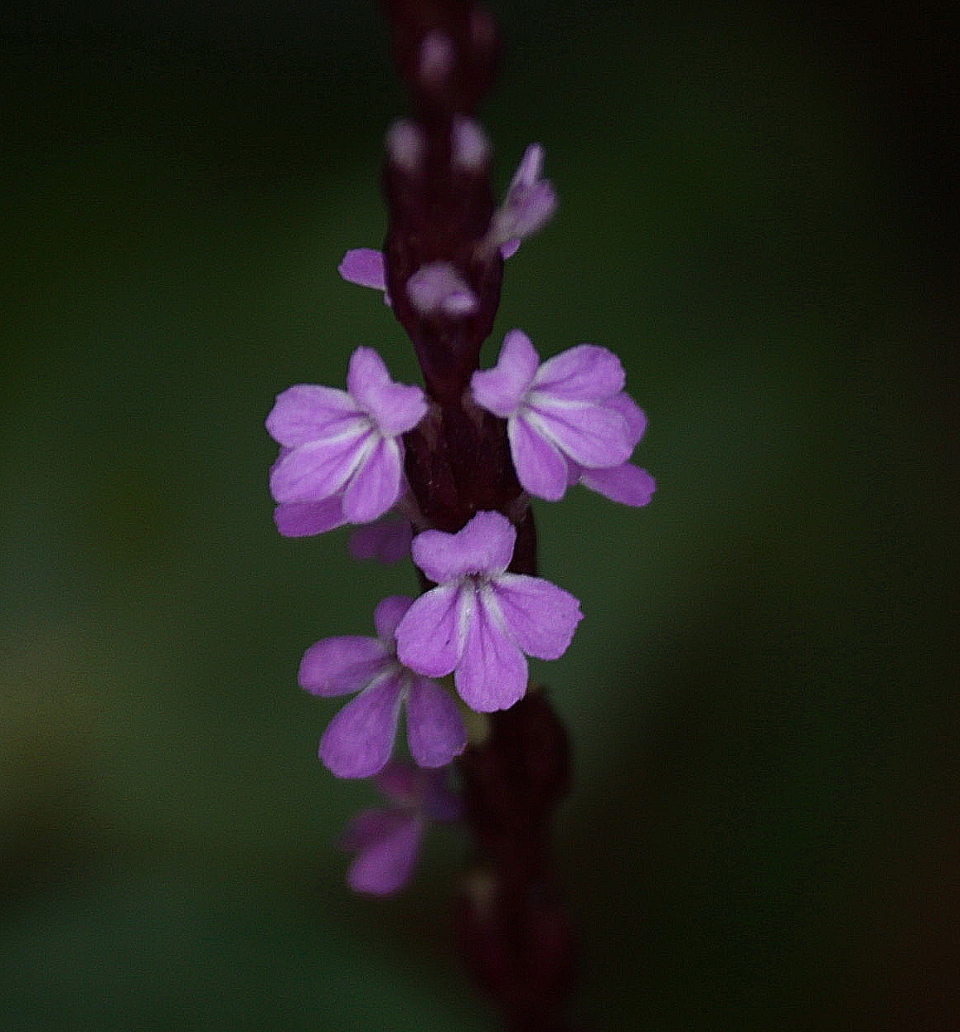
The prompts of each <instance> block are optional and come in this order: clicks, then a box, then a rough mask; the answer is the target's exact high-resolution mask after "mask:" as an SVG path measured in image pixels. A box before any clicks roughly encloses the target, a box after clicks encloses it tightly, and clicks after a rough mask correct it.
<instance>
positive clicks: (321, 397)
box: [266, 383, 360, 448]
mask: <svg viewBox="0 0 960 1032" xmlns="http://www.w3.org/2000/svg"><path fill="white" fill-rule="evenodd" d="M358 415H360V411H359V409H358V408H357V404H356V402H355V401H354V400H353V399H352V398H351V397H350V395H349V394H347V392H346V391H341V390H338V389H337V388H336V387H318V386H316V385H315V384H305V383H301V384H297V385H296V386H294V387H288V388H287V389H286V390H285V391H283V392H282V393H280V394H278V395H277V400H276V403H275V404H274V406H273V408H272V409H271V410H270V414H269V415H268V416H267V421H266V427H267V431H268V432H269V434H270V436H271V437H272V438H273V439H274V440H275V441H276V442H277V443H278V444H281V445H283V446H284V447H286V448H296V447H298V446H299V445H301V444H307V443H308V442H309V441H313V440H316V438H318V437H326V436H329V435H330V434H334V435H335V434H337V433H339V432H340V430H341V428H342V424H343V423H344V421H347V422H348V423H349V422H351V421H352V420H354V419H356V417H357V416H358Z"/></svg>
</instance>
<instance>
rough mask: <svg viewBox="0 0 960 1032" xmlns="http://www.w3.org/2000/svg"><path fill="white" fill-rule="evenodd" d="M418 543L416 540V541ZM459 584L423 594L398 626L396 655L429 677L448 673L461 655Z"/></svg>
mask: <svg viewBox="0 0 960 1032" xmlns="http://www.w3.org/2000/svg"><path fill="white" fill-rule="evenodd" d="M414 544H416V542H414ZM459 593H460V589H459V587H458V586H457V585H456V584H445V585H441V586H440V587H437V588H434V589H433V590H432V591H428V592H426V594H423V595H421V596H420V597H419V598H418V599H417V600H416V601H415V602H414V603H413V605H412V606H411V607H410V609H409V610H408V611H407V615H406V616H405V617H404V618H403V619H402V620H401V621H400V624H399V625H398V627H397V658H398V659H399V660H400V662H401V663H403V665H404V666H407V667H409V668H410V669H411V670H415V671H416V672H417V673H418V674H424V675H425V676H427V677H443V676H444V675H445V674H449V673H450V672H451V671H452V670H453V668H454V667H455V666H456V665H457V662H458V661H459V659H460V651H461V646H462V643H461V640H460V633H459V627H458V610H459V606H458V596H459Z"/></svg>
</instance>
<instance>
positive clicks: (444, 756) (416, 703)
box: [407, 677, 467, 767]
mask: <svg viewBox="0 0 960 1032" xmlns="http://www.w3.org/2000/svg"><path fill="white" fill-rule="evenodd" d="M407 742H408V743H409V745H410V755H411V756H412V757H413V758H414V760H415V761H416V762H417V764H418V765H419V766H421V767H443V766H445V765H446V764H448V763H449V762H450V761H451V760H452V759H453V758H454V756H459V755H460V753H462V752H463V750H464V749H465V748H466V745H467V732H466V730H465V729H464V726H463V721H462V720H461V719H460V711H459V710H458V709H457V704H456V703H455V702H454V701H453V699H451V698H450V696H449V695H448V694H447V693H446V692H445V691H444V690H443V689H442V688H440V687H439V686H438V685H436V684H434V683H433V682H432V681H428V680H427V679H426V678H425V677H416V678H414V679H413V683H412V684H411V685H410V691H409V693H408V695H407Z"/></svg>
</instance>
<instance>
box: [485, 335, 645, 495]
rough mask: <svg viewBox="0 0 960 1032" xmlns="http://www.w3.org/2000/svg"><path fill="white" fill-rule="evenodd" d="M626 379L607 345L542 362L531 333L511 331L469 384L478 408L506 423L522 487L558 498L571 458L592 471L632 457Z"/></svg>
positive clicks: (588, 346) (572, 350)
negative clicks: (494, 357) (493, 363)
mask: <svg viewBox="0 0 960 1032" xmlns="http://www.w3.org/2000/svg"><path fill="white" fill-rule="evenodd" d="M624 379H625V376H624V372H623V366H622V365H621V364H620V360H619V359H618V358H617V356H616V355H614V354H613V352H612V351H608V350H607V349H606V348H601V347H598V346H597V345H595V344H578V345H577V346H576V347H573V348H569V349H568V350H566V351H563V352H561V353H560V354H559V355H556V356H554V357H553V358H549V359H547V361H546V362H544V363H543V364H542V365H541V364H540V359H539V356H538V355H537V352H536V351H535V350H534V347H533V344H532V343H531V342H530V338H529V337H528V336H527V335H526V334H525V333H523V331H522V330H510V332H509V333H507V335H506V336H505V337H504V339H503V347H502V348H501V349H500V357H499V358H498V359H497V364H496V366H495V367H494V368H493V369H487V370H482V371H480V370H478V371H477V372H475V373H474V374H473V377H472V378H471V381H470V386H471V390H472V392H473V398H474V401H476V403H477V404H478V405H479V406H480V407H481V408H485V409H486V410H487V411H488V412H492V413H493V414H494V415H495V416H500V417H501V418H502V419H505V420H506V421H507V436H508V438H509V440H510V454H511V456H512V458H513V464H514V466H515V467H516V471H517V477H518V479H519V480H520V483H521V484H522V485H523V487H524V488H525V489H526V490H527V491H528V492H529V493H530V494H532V495H536V497H538V498H545V499H547V500H548V501H557V500H558V499H560V498H562V497H563V495H564V492H565V491H566V489H567V486H568V483H569V482H570V479H571V470H570V466H569V463H570V462H573V463H575V464H576V466H577V467H581V468H583V469H586V470H593V469H607V468H610V467H614V466H620V465H621V464H622V463H624V462H626V461H627V459H629V458H630V453H631V452H632V451H633V447H634V445H635V443H636V439H635V431H634V429H633V428H632V427H631V423H630V421H629V420H628V419H627V418H626V417H625V415H624V413H623V412H622V411H621V410H620V406H621V404H622V392H623V384H624ZM627 401H628V403H630V402H629V399H627ZM630 404H632V403H630ZM638 411H639V410H638ZM641 432H642V429H641ZM573 479H574V481H575V480H576V479H577V478H576V477H574V478H573Z"/></svg>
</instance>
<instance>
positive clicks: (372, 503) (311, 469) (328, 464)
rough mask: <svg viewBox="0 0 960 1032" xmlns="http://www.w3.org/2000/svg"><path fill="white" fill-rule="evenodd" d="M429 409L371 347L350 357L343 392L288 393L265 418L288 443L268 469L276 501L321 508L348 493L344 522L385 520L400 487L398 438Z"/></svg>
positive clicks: (305, 388) (308, 389) (306, 388)
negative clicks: (394, 376) (397, 380)
mask: <svg viewBox="0 0 960 1032" xmlns="http://www.w3.org/2000/svg"><path fill="white" fill-rule="evenodd" d="M426 411H427V401H426V398H425V397H424V394H423V391H422V390H420V388H419V387H408V386H405V385H403V384H399V383H394V381H393V380H391V379H390V375H389V373H388V372H387V368H386V366H385V365H384V364H383V359H381V358H380V356H379V355H378V354H377V353H376V351H374V350H373V349H372V348H357V349H356V351H354V353H353V355H351V357H350V367H349V370H348V372H347V390H345V391H341V390H337V389H336V388H334V387H317V386H314V385H312V384H300V385H298V386H296V387H290V388H288V389H287V390H285V391H284V392H283V393H282V394H280V395H278V396H277V402H276V404H275V405H274V407H273V410H272V411H271V413H270V415H269V416H268V417H267V430H268V431H269V432H270V435H271V437H273V439H274V440H275V441H277V442H278V443H279V444H280V445H281V446H282V450H281V452H280V457H279V458H278V459H277V461H276V463H275V464H274V466H273V468H272V469H271V471H270V490H271V491H272V493H273V497H274V500H275V501H276V502H278V503H280V504H281V505H286V504H288V503H291V502H297V503H305V502H310V503H318V502H324V501H327V500H329V499H331V498H334V497H335V496H337V495H340V494H341V493H342V496H343V502H342V504H343V518H344V520H345V521H346V522H350V523H370V522H371V521H373V520H375V519H376V518H377V517H378V516H382V515H383V514H384V513H385V512H386V511H387V510H388V509H389V508H391V506H393V504H394V503H395V502H396V501H397V499H398V498H399V497H400V493H401V489H402V481H403V478H402V472H403V442H402V441H401V439H400V437H401V435H402V434H404V433H406V432H407V431H408V430H412V429H413V428H414V427H415V426H416V425H417V423H419V422H420V420H421V419H422V418H423V416H424V415H425V414H426ZM329 515H330V514H329V513H325V516H329Z"/></svg>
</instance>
